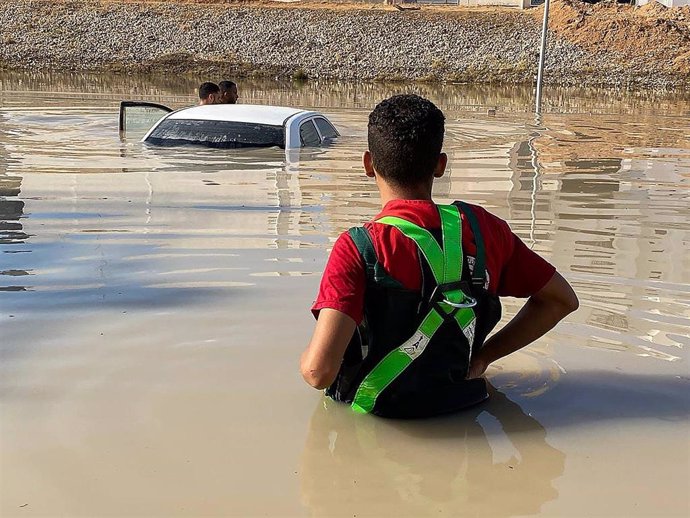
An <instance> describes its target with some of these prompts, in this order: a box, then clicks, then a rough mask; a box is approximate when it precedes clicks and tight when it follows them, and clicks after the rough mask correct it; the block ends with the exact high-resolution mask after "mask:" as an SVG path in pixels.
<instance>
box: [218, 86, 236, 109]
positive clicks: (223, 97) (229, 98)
mask: <svg viewBox="0 0 690 518" xmlns="http://www.w3.org/2000/svg"><path fill="white" fill-rule="evenodd" d="M218 86H219V87H220V103H221V104H236V103H237V99H238V97H239V95H237V85H236V84H235V83H234V82H232V81H221V82H220V83H218Z"/></svg>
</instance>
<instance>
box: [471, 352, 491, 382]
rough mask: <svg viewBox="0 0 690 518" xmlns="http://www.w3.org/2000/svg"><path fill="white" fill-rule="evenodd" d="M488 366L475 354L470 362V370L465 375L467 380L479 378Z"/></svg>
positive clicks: (479, 355)
mask: <svg viewBox="0 0 690 518" xmlns="http://www.w3.org/2000/svg"><path fill="white" fill-rule="evenodd" d="M488 366H489V364H488V362H487V361H486V360H484V358H482V356H481V354H476V355H475V356H474V357H473V358H472V360H471V361H470V370H469V372H468V373H467V379H470V380H471V379H473V378H479V377H481V376H482V374H484V373H485V372H486V368H487V367H488Z"/></svg>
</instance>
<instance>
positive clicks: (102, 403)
mask: <svg viewBox="0 0 690 518" xmlns="http://www.w3.org/2000/svg"><path fill="white" fill-rule="evenodd" d="M198 79H199V78H175V81H174V82H171V81H170V79H169V78H166V79H157V78H150V77H145V78H137V77H132V78H118V79H117V81H114V80H113V79H112V78H107V77H93V76H86V75H84V76H82V75H74V76H59V75H58V76H56V75H40V74H35V75H32V74H0V105H1V106H2V111H1V112H0V325H1V326H2V336H1V338H0V358H2V361H1V362H0V411H2V412H3V419H0V437H2V453H3V454H2V455H0V475H3V476H2V477H0V484H1V485H2V487H0V490H2V493H3V501H2V506H3V507H2V511H3V516H4V515H7V516H14V515H16V514H17V512H18V510H21V512H22V513H23V514H31V513H34V514H36V515H55V514H61V513H62V514H67V515H72V516H79V515H83V516H93V515H96V514H113V515H120V516H121V515H125V514H130V515H139V516H153V515H158V516H160V515H175V514H186V515H195V516H197V515H200V514H204V515H214V514H215V515H231V514H235V515H242V516H251V515H266V514H268V515H274V516H275V515H278V514H284V515H290V516H293V515H305V514H312V515H314V516H328V515H345V514H347V513H351V514H355V513H356V514H357V515H358V516H361V515H377V514H379V515H380V514H387V515H391V514H399V515H403V516H404V515H410V516H413V515H414V516H417V515H429V514H433V515H438V514H441V515H443V514H446V515H448V514H450V515H457V514H458V511H457V510H458V509H463V510H466V511H467V513H468V514H478V515H496V516H509V515H515V514H518V515H519V514H522V515H532V514H538V513H544V514H551V515H563V514H581V515H625V516H630V515H645V514H646V515H649V514H654V513H657V514H665V515H679V514H680V515H683V514H688V513H690V501H688V497H687V491H686V488H685V484H684V482H685V481H687V479H688V477H689V476H690V473H689V470H690V458H688V455H689V452H688V450H687V428H686V426H685V424H686V422H687V419H688V416H689V414H690V399H689V397H690V396H688V395H689V394H690V390H688V389H690V376H688V374H687V372H688V365H687V362H688V353H687V350H688V346H689V345H690V336H689V334H688V329H689V328H690V327H689V326H690V254H689V253H688V251H689V250H690V223H689V222H690V122H688V121H689V120H690V118H688V117H687V115H688V114H689V113H690V102H688V100H687V99H683V98H682V97H678V96H676V97H666V98H660V97H654V96H649V97H645V96H641V95H640V96H621V95H620V94H619V93H611V92H596V95H592V92H587V91H574V90H553V91H551V94H552V97H551V102H552V105H551V106H552V109H551V113H547V114H546V115H545V116H544V117H543V118H542V119H541V120H536V121H535V120H534V119H533V117H532V116H531V115H530V114H529V113H528V111H529V110H530V109H531V105H532V99H531V94H530V92H529V90H525V89H520V88H512V87H507V88H489V87H486V86H482V87H481V88H477V87H472V86H467V85H465V86H453V85H446V86H421V87H419V86H414V85H400V86H398V85H355V84H339V83H333V84H330V83H329V84H326V83H312V82H310V83H307V84H305V85H291V84H285V83H277V82H252V81H247V82H246V83H245V84H243V85H242V89H241V95H242V100H243V101H244V102H272V103H281V104H292V105H300V106H305V107H319V108H321V109H323V111H324V112H325V113H327V114H328V115H329V117H330V118H332V120H333V121H334V122H335V124H336V125H337V126H338V128H339V129H340V130H341V133H342V134H343V137H341V138H340V139H338V142H337V143H336V144H335V145H333V146H331V147H328V148H325V149H312V150H303V151H302V152H300V153H299V155H298V156H297V157H296V160H295V161H290V162H287V161H286V157H285V154H284V153H283V152H282V151H280V150H271V149H263V150H209V149H199V148H178V149H172V148H166V149H156V148H152V147H146V146H143V145H142V144H141V143H139V142H138V141H137V139H136V138H125V139H120V137H119V135H118V132H117V103H118V102H119V101H120V99H122V98H130V99H131V98H139V99H145V100H150V101H154V102H160V103H162V104H166V105H170V106H173V107H179V106H183V105H185V104H193V103H194V95H193V93H194V88H195V86H196V84H197V82H198ZM414 89H418V90H419V91H420V92H421V93H422V94H424V95H428V96H430V97H431V98H432V99H433V100H434V101H436V102H437V103H438V104H439V105H440V106H441V107H442V108H443V109H444V111H445V113H446V115H447V137H446V151H447V152H448V154H449V158H450V161H449V169H448V173H447V174H446V176H444V177H443V178H441V179H440V180H439V181H438V182H437V184H436V185H435V195H436V197H437V199H438V201H441V202H443V201H449V200H453V199H458V198H462V199H465V200H467V201H469V202H475V203H481V204H483V205H484V206H486V207H487V208H488V209H489V210H490V211H492V212H494V213H495V214H497V215H498V216H501V217H503V218H505V219H506V220H508V221H509V223H510V224H511V227H512V228H513V229H514V231H515V232H516V233H517V234H518V235H519V236H520V237H521V238H522V239H523V240H525V242H526V243H527V244H528V245H529V246H530V247H531V248H533V249H534V250H536V251H538V252H539V253H541V254H543V255H544V256H545V257H547V258H548V259H549V260H551V261H552V262H553V263H554V264H555V265H556V266H557V267H558V269H559V270H560V271H561V272H562V273H563V274H564V275H565V276H566V277H567V278H568V279H569V280H570V281H571V282H572V283H573V285H574V286H575V288H576V290H577V292H578V294H579V296H580V301H581V309H580V310H579V311H578V312H577V313H576V314H574V315H572V316H571V317H570V318H569V319H568V320H567V322H565V323H562V324H561V325H559V326H558V327H557V329H556V330H554V331H553V332H552V333H550V334H549V335H548V336H547V337H545V338H543V339H542V340H539V341H538V342H537V343H535V344H534V345H532V346H531V347H529V348H527V349H525V350H523V351H520V352H519V353H517V354H515V355H513V356H511V357H510V358H508V359H505V360H504V361H501V362H499V363H498V364H497V365H495V366H492V367H491V370H490V371H489V373H488V374H489V377H490V379H491V380H492V382H493V383H494V384H495V385H496V386H497V387H498V390H499V391H498V392H497V393H496V395H495V397H494V398H493V400H492V401H491V402H489V403H488V404H487V405H485V406H482V407H478V408H477V409H475V410H473V411H470V412H467V413H464V414H461V415H458V416H455V417H452V418H449V419H444V420H438V421H433V422H430V423H423V422H419V423H396V422H390V421H382V420H378V419H371V418H366V417H365V418H361V417H358V416H353V415H352V414H351V413H350V412H349V411H348V410H347V409H346V408H344V407H335V408H333V407H332V405H331V406H329V407H328V408H323V407H322V406H321V405H320V406H319V407H318V408H317V410H316V412H314V414H313V416H312V419H311V424H310V425H309V429H308V430H306V429H305V428H306V423H307V422H308V421H309V415H310V414H311V413H312V412H313V405H314V401H315V399H316V398H317V397H320V396H318V395H317V394H316V393H315V392H312V391H309V390H307V388H306V387H304V386H303V384H302V382H301V380H299V379H298V374H297V369H296V366H295V362H296V358H297V357H298V356H299V353H300V351H301V349H302V347H303V346H304V344H305V343H306V340H307V339H308V335H309V333H310V330H311V325H312V322H311V320H310V315H309V313H308V311H307V310H308V307H309V304H310V302H311V300H312V299H313V297H314V295H315V293H316V288H317V285H318V280H319V275H320V273H321V271H322V270H323V266H324V262H325V259H326V256H327V251H328V249H329V248H330V246H331V244H332V242H333V241H334V239H335V238H336V237H337V235H338V233H339V232H341V231H343V230H346V229H347V228H349V227H350V226H353V225H356V224H359V223H361V222H362V221H364V220H366V219H368V218H370V217H372V216H373V215H374V214H375V213H376V212H377V210H378V207H379V199H378V194H377V192H376V189H375V186H374V184H373V183H372V182H371V181H370V180H369V179H367V178H366V177H365V176H364V174H363V172H362V170H361V166H360V160H361V153H362V150H363V149H364V146H365V140H366V139H365V128H366V117H367V114H368V110H369V108H371V107H372V106H373V105H374V104H375V103H376V102H377V101H378V100H380V99H381V98H383V97H384V96H386V95H388V94H390V93H392V92H393V91H400V90H403V91H411V90H414ZM494 106H497V107H498V111H497V114H496V115H495V116H488V115H485V114H486V109H487V108H489V107H492V108H493V107H494ZM518 308H519V304H518V303H517V302H516V301H513V300H510V299H508V300H506V301H505V318H510V316H512V315H513V314H515V312H516V311H517V309H518ZM132 402H136V404H135V405H134V406H133V405H132ZM114 429H116V430H118V431H119V433H117V434H113V430H114ZM305 433H306V434H307V439H306V446H305V438H304V437H305ZM649 437H654V438H655V440H654V441H649V440H647V439H648V438H649ZM144 450H146V451H148V452H150V454H149V455H147V456H141V455H140V452H141V451H144ZM631 451H634V452H635V456H634V466H633V467H634V468H635V469H632V467H631V466H630V463H631V462H633V461H632V460H631V458H632V457H631V456H630V454H629V452H631ZM76 458H78V459H79V461H78V462H77V461H75V460H74V459H76ZM300 459H301V460H300ZM221 461H222V462H221ZM171 465H172V467H171ZM189 465H193V466H194V468H189V467H188V466H189ZM66 466H67V467H69V466H72V467H74V469H73V470H71V471H70V470H69V469H67V468H66ZM75 466H77V467H75ZM96 466H97V469H98V473H97V474H96V471H94V470H96ZM300 466H301V468H300ZM621 467H624V469H622V468H621ZM640 467H642V468H643V469H639V468H640ZM188 470H193V474H194V476H193V477H192V476H191V475H190V473H191V471H188ZM152 472H155V473H158V477H153V476H150V474H151V473H152ZM10 473H11V475H12V476H8V475H7V474H10ZM162 473H166V474H169V476H163V475H161V474H162ZM266 478H268V479H270V481H271V482H270V484H267V485H265V486H264V485H262V483H261V482H260V481H262V480H265V479H266ZM86 480H88V481H91V482H89V484H90V490H89V491H88V492H86V493H88V494H85V491H84V490H83V487H84V484H85V482H84V481H86ZM225 480H232V481H233V484H225V483H224V482H223V481H225ZM113 487H119V488H122V491H123V493H124V494H136V495H137V496H136V498H132V499H131V500H128V499H125V500H122V499H119V500H113V495H114V494H115V493H113V491H112V488H113ZM267 487H271V488H280V489H276V490H275V491H273V490H268V489H267ZM630 487H644V488H645V491H637V492H635V494H634V495H631V492H630ZM141 488H148V490H147V491H146V493H143V492H141V491H142V489H141ZM300 488H301V496H300ZM5 495H8V496H7V497H6V496H5ZM170 495H176V496H177V498H176V499H171V498H170ZM125 501H126V502H127V505H128V507H123V505H124V504H123V502H125ZM257 502H258V503H257ZM24 504H28V505H27V506H24ZM20 508H21V509H20ZM686 511H687V512H686ZM351 514H350V515H351Z"/></svg>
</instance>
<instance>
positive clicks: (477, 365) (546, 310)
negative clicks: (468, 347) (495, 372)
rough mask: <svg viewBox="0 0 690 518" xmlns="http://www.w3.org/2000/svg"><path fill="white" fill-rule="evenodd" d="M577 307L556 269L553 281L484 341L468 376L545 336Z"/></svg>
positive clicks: (575, 299) (570, 289)
mask: <svg viewBox="0 0 690 518" xmlns="http://www.w3.org/2000/svg"><path fill="white" fill-rule="evenodd" d="M577 307H578V300H577V296H576V295H575V292H574V291H573V289H572V288H571V287H570V284H568V281H566V280H565V279H564V278H563V277H562V276H561V274H559V273H558V272H555V273H554V274H553V277H551V280H549V282H547V283H546V285H545V286H544V287H543V288H542V289H541V290H539V291H538V292H537V293H535V294H534V295H532V296H531V297H530V298H529V299H528V300H527V303H526V304H525V305H524V306H523V307H522V309H521V310H520V311H518V314H517V315H515V316H514V317H513V319H512V320H511V321H510V322H508V323H507V324H506V325H505V326H504V327H503V328H502V329H501V330H500V331H498V332H497V333H496V334H494V335H493V336H491V338H489V339H488V340H487V341H486V342H485V343H484V346H483V347H482V348H481V349H480V350H479V351H478V352H477V354H476V355H475V357H474V358H472V361H471V362H470V371H469V374H468V376H467V377H468V378H478V377H479V376H481V375H482V374H483V373H484V372H485V371H486V368H487V367H488V366H489V365H490V364H491V363H493V362H495V361H496V360H498V359H499V358H503V357H504V356H507V355H509V354H510V353H513V352H515V351H517V350H518V349H522V348H523V347H524V346H526V345H527V344H530V343H532V342H533V341H535V340H536V339H537V338H539V337H541V336H543V335H544V334H545V333H546V332H548V331H549V330H550V329H551V328H552V327H553V326H555V325H556V324H557V323H558V322H559V321H560V320H561V319H563V317H565V316H566V315H567V314H568V313H571V312H573V311H575V310H576V309H577Z"/></svg>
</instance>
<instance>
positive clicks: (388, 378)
mask: <svg viewBox="0 0 690 518" xmlns="http://www.w3.org/2000/svg"><path fill="white" fill-rule="evenodd" d="M437 207H438V211H439V214H440V216H441V232H442V244H441V245H439V243H438V241H437V240H436V239H435V238H434V236H433V235H432V234H431V233H430V232H429V231H428V230H426V229H424V228H422V227H420V226H418V225H415V224H414V223H411V222H409V221H407V220H405V219H402V218H398V217H395V216H385V217H382V218H381V219H378V220H376V221H375V222H376V223H381V224H384V225H391V226H393V227H395V228H397V229H398V230H399V231H400V232H402V233H403V234H404V235H405V236H407V237H408V238H410V239H412V240H413V241H414V242H415V243H416V244H417V246H418V248H419V250H420V251H421V252H422V254H423V255H424V258H425V259H426V261H427V263H428V264H429V267H430V269H431V272H432V275H433V277H434V280H435V282H436V287H435V289H434V291H433V293H432V294H431V297H430V306H431V308H430V309H429V311H428V313H427V314H426V316H425V317H424V318H423V319H422V322H421V324H420V325H419V327H418V328H417V330H416V331H415V332H414V333H413V335H412V336H411V337H410V338H408V339H407V340H406V341H405V342H404V343H403V344H402V345H400V346H399V347H397V348H395V349H393V350H392V351H391V352H389V353H388V354H387V355H386V356H385V357H384V358H383V359H382V360H381V361H380V362H379V363H378V364H377V365H376V366H375V367H374V368H373V369H372V370H371V371H370V372H369V373H368V374H367V375H366V376H365V377H364V379H363V380H362V382H361V383H360V384H359V387H358V388H357V392H356V394H355V397H354V400H353V401H352V409H353V410H354V411H356V412H359V413H368V412H371V411H372V410H373V409H374V406H375V404H376V399H377V398H378V396H379V395H380V394H381V393H382V392H383V391H384V390H385V389H386V387H388V385H390V384H391V383H392V382H393V381H394V380H395V379H396V378H397V377H398V376H400V375H401V374H402V373H403V372H404V371H405V369H407V368H408V367H409V366H410V365H411V364H412V362H413V361H415V360H416V359H417V358H419V356H420V355H421V354H422V353H423V352H424V349H425V348H426V346H427V345H428V344H429V342H430V341H431V339H432V338H433V336H434V335H435V334H436V331H438V329H439V328H440V327H441V325H442V324H443V323H444V322H445V321H452V322H455V324H457V326H458V327H459V328H460V330H461V331H462V333H463V334H464V335H465V337H466V338H467V341H468V343H469V348H470V357H471V355H472V345H473V342H474V336H475V326H476V321H477V320H476V316H475V312H474V309H473V308H474V307H475V306H476V305H477V301H476V300H475V299H474V298H473V297H471V296H470V295H469V294H468V293H465V291H463V289H462V287H463V286H465V287H466V286H467V284H466V283H462V282H461V278H462V268H463V252H462V223H461V220H460V214H459V212H458V207H457V206H455V205H437ZM461 208H462V209H463V212H464V213H465V214H467V215H468V217H469V221H470V224H471V226H472V229H473V234H474V236H475V242H476V244H477V257H476V263H475V268H474V272H475V273H478V274H479V275H481V276H482V277H483V275H484V246H483V243H482V242H481V234H480V233H479V232H478V229H479V225H478V222H477V221H476V218H475V217H474V214H473V212H472V211H471V209H469V208H468V207H467V206H466V205H464V204H461ZM367 262H369V261H367ZM377 266H378V265H377ZM474 280H480V281H482V282H483V279H473V281H474Z"/></svg>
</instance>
